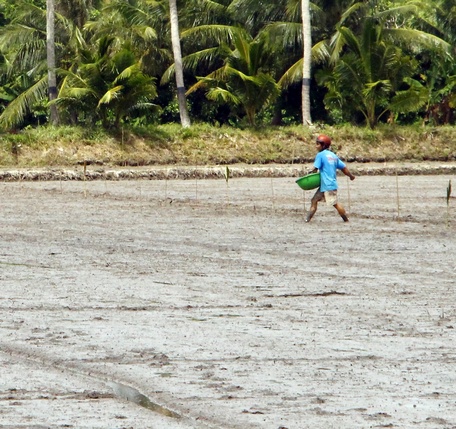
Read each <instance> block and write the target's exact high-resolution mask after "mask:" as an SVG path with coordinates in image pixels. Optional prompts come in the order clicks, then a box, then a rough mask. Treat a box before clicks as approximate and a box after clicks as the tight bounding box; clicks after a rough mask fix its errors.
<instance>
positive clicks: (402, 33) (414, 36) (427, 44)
mask: <svg viewBox="0 0 456 429" xmlns="http://www.w3.org/2000/svg"><path fill="white" fill-rule="evenodd" d="M384 36H385V38H389V39H390V40H392V41H395V42H402V43H404V44H405V45H407V46H408V47H409V48H410V49H411V50H412V51H415V52H420V51H422V50H423V49H431V50H435V49H440V50H441V51H442V52H443V53H445V54H447V55H451V54H452V45H451V44H450V43H448V42H446V41H445V40H443V39H441V38H440V37H437V36H434V35H433V34H429V33H425V32H424V31H420V30H413V29H405V28H394V29H385V30H384Z"/></svg>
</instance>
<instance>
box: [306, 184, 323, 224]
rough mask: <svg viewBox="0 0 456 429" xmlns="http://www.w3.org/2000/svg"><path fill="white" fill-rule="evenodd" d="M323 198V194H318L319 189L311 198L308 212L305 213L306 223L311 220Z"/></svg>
mask: <svg viewBox="0 0 456 429" xmlns="http://www.w3.org/2000/svg"><path fill="white" fill-rule="evenodd" d="M324 198H325V195H324V194H323V192H320V188H318V190H317V191H316V192H315V195H314V196H313V197H312V200H311V201H310V210H309V211H308V212H307V216H306V222H310V219H312V218H313V215H314V214H315V212H316V211H317V206H318V202H319V201H322V200H323V199H324Z"/></svg>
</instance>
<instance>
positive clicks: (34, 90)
mask: <svg viewBox="0 0 456 429" xmlns="http://www.w3.org/2000/svg"><path fill="white" fill-rule="evenodd" d="M47 89H48V81H47V76H45V77H43V78H42V79H40V80H39V81H38V82H36V83H35V84H34V85H33V86H31V87H30V88H28V89H27V90H26V91H24V92H23V93H22V94H20V95H19V96H18V97H16V98H15V99H14V100H13V101H11V103H9V104H8V106H7V107H6V108H5V110H4V111H3V113H2V114H1V116H0V127H1V128H4V129H8V128H13V127H15V126H17V125H19V124H20V123H21V122H22V120H23V119H24V117H25V115H26V114H27V112H29V111H30V110H31V108H32V106H33V105H34V104H35V103H38V102H40V101H42V100H45V99H46V97H47Z"/></svg>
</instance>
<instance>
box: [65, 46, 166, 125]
mask: <svg viewBox="0 0 456 429" xmlns="http://www.w3.org/2000/svg"><path fill="white" fill-rule="evenodd" d="M65 75H66V77H65V79H64V82H63V84H62V88H61V90H60V92H59V97H58V99H57V103H58V104H59V105H62V106H65V107H66V108H67V109H68V108H71V107H73V108H76V109H77V110H79V111H81V112H85V115H86V118H82V119H83V120H84V119H85V121H86V122H90V121H91V122H95V121H97V120H98V119H100V120H101V123H102V125H103V127H105V128H114V129H118V128H119V126H120V122H121V121H122V120H124V119H126V118H127V117H128V116H131V115H132V114H133V113H134V112H139V111H143V112H148V111H150V110H151V109H154V108H155V106H154V105H153V104H151V100H152V99H153V98H155V97H156V96H157V91H156V86H155V83H154V79H153V78H152V77H150V76H147V75H145V74H144V73H143V72H142V70H141V64H140V62H139V61H138V60H137V59H136V57H135V55H134V54H133V52H132V50H131V49H130V48H129V46H124V47H120V48H119V47H117V45H116V43H115V38H114V37H103V38H102V39H101V40H100V41H99V42H98V50H97V51H96V52H95V53H94V54H91V53H90V52H89V51H87V52H85V54H84V57H83V60H82V63H81V64H80V65H79V66H78V69H77V70H76V71H75V72H71V71H67V72H65Z"/></svg>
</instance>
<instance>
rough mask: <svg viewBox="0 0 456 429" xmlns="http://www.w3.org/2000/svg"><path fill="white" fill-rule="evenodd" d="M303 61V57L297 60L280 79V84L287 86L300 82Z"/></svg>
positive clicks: (283, 86)
mask: <svg viewBox="0 0 456 429" xmlns="http://www.w3.org/2000/svg"><path fill="white" fill-rule="evenodd" d="M302 63H303V59H302V58H301V59H300V60H298V61H297V62H295V63H294V64H293V65H292V66H291V67H290V68H289V69H288V70H287V71H286V72H285V73H284V74H283V75H282V77H281V78H280V79H279V81H278V84H279V85H280V86H281V87H282V88H287V87H289V86H290V85H292V84H294V83H296V82H299V81H301V80H302Z"/></svg>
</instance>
